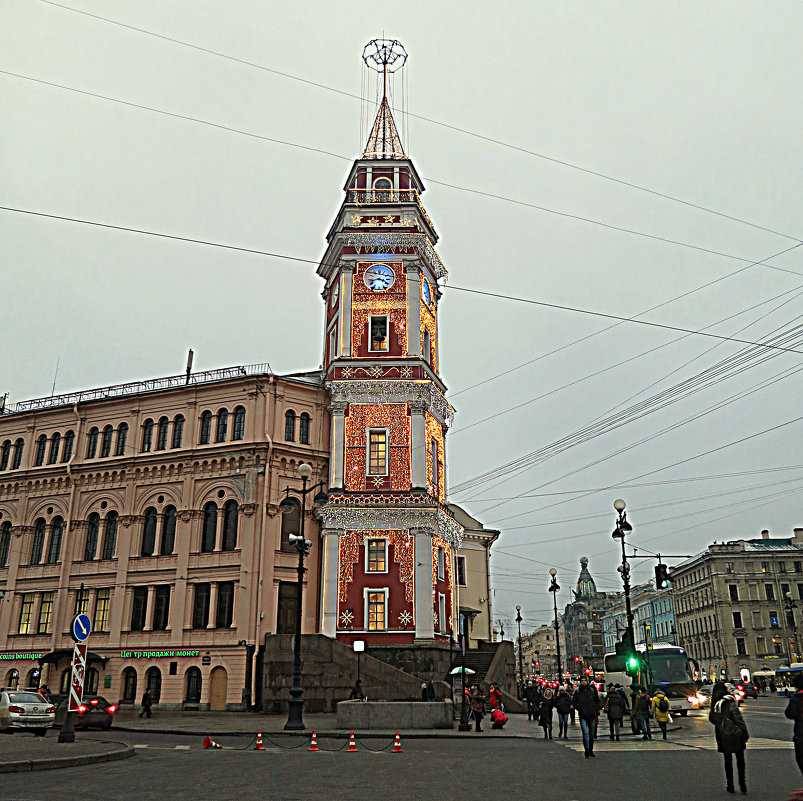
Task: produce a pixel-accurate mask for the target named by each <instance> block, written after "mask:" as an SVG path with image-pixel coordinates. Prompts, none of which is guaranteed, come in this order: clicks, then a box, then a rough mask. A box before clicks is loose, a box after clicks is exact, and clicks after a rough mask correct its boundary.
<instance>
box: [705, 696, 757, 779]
mask: <svg viewBox="0 0 803 801" xmlns="http://www.w3.org/2000/svg"><path fill="white" fill-rule="evenodd" d="M708 720H709V721H710V722H711V723H713V724H714V731H715V733H716V738H717V751H719V752H720V753H721V754H722V755H723V757H724V758H725V779H726V781H727V787H726V789H727V791H728V792H729V793H735V792H736V790H735V789H734V787H733V756H734V755H735V756H736V769H737V771H738V773H739V789H740V790H741V791H742V792H743V793H746V792H747V782H746V781H745V765H744V751H745V746H746V743H747V741H748V740H749V739H750V735H749V734H748V732H747V724H746V723H745V722H744V718H743V717H742V713H741V712H740V711H739V704H737V703H736V699H735V698H734V697H733V696H732V695H729V694H728V688H727V687H726V686H725V682H723V681H718V682H717V683H716V684H715V685H714V689H713V690H712V692H711V712H710V714H709V715H708Z"/></svg>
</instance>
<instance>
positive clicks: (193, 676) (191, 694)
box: [184, 667, 201, 704]
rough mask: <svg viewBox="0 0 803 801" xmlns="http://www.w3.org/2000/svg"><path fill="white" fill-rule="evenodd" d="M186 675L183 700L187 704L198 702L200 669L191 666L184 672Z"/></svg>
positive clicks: (199, 701) (199, 699)
mask: <svg viewBox="0 0 803 801" xmlns="http://www.w3.org/2000/svg"><path fill="white" fill-rule="evenodd" d="M184 675H185V676H186V679H185V681H186V691H185V693H184V702H185V703H187V704H200V703H201V670H200V668H197V667H191V668H189V669H188V670H187V672H186V673H185V674H184Z"/></svg>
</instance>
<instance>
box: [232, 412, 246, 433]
mask: <svg viewBox="0 0 803 801" xmlns="http://www.w3.org/2000/svg"><path fill="white" fill-rule="evenodd" d="M244 436H245V407H244V406H237V407H236V408H235V410H234V431H233V432H232V434H231V438H232V439H242V438H243V437H244Z"/></svg>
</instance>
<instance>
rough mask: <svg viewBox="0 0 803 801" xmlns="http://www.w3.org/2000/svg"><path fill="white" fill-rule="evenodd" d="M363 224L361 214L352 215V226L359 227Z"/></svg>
mask: <svg viewBox="0 0 803 801" xmlns="http://www.w3.org/2000/svg"><path fill="white" fill-rule="evenodd" d="M361 222H362V217H361V216H360V215H359V214H352V215H351V224H352V225H359V224H360V223H361Z"/></svg>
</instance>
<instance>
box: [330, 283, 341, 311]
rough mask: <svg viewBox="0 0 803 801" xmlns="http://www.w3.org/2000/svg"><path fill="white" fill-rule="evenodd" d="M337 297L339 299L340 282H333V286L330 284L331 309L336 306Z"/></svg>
mask: <svg viewBox="0 0 803 801" xmlns="http://www.w3.org/2000/svg"><path fill="white" fill-rule="evenodd" d="M339 297H340V281H339V280H338V281H335V282H334V284H332V293H331V303H332V308H333V309H334V307H335V306H337V299H338V298H339Z"/></svg>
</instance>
